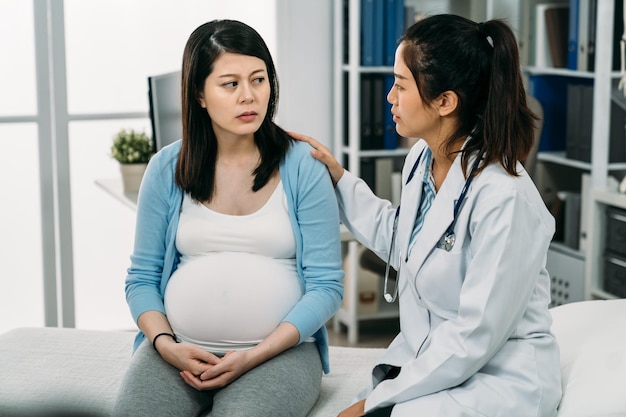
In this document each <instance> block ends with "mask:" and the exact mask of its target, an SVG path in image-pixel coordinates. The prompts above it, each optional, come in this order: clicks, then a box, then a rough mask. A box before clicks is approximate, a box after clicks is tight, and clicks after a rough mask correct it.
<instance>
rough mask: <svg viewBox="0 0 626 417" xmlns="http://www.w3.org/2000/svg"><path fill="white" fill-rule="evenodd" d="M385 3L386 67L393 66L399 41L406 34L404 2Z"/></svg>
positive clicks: (389, 1)
mask: <svg viewBox="0 0 626 417" xmlns="http://www.w3.org/2000/svg"><path fill="white" fill-rule="evenodd" d="M384 1H385V17H384V21H385V38H384V44H385V46H384V52H385V54H384V55H385V60H384V63H383V64H384V65H387V66H393V61H394V57H395V53H396V47H397V46H398V40H399V39H400V37H401V36H402V34H403V33H404V29H405V27H404V25H405V23H404V0H384Z"/></svg>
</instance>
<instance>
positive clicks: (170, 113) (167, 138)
mask: <svg viewBox="0 0 626 417" xmlns="http://www.w3.org/2000/svg"><path fill="white" fill-rule="evenodd" d="M180 76H181V75H180V71H175V72H169V73H166V74H158V75H153V76H150V77H148V100H149V103H150V121H151V123H152V138H153V140H152V143H153V146H154V151H155V152H158V151H159V150H160V149H161V148H162V147H164V146H166V145H169V144H170V143H172V142H176V141H177V140H178V139H180V138H181V137H182V121H181V117H182V111H181V101H180Z"/></svg>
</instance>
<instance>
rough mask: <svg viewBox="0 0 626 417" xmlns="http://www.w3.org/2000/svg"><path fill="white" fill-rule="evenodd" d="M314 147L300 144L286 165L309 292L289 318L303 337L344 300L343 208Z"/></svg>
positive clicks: (305, 293) (322, 324)
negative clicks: (340, 233)
mask: <svg viewBox="0 0 626 417" xmlns="http://www.w3.org/2000/svg"><path fill="white" fill-rule="evenodd" d="M294 148H295V149H294ZM310 149H311V148H310V147H309V146H308V145H306V144H304V143H296V144H295V145H294V146H293V147H292V150H291V153H292V155H291V156H288V158H291V159H290V161H288V163H287V164H286V166H287V167H286V169H287V170H288V171H289V174H288V175H287V176H288V178H289V185H288V187H290V191H289V193H290V195H291V199H290V201H291V202H292V203H293V205H294V207H293V209H291V211H292V212H294V213H295V223H296V224H295V225H294V229H295V230H294V231H295V233H296V240H300V246H299V248H298V254H299V255H300V258H299V259H298V269H299V272H300V274H301V277H302V278H303V281H304V295H303V297H302V299H301V300H300V301H299V302H298V303H297V304H296V306H294V308H293V309H292V310H291V311H290V312H289V313H288V315H287V316H286V317H285V319H284V321H288V322H290V323H292V324H293V325H294V326H296V328H297V329H298V330H299V332H300V341H303V340H305V339H307V338H308V337H310V336H311V335H313V334H314V333H315V332H316V331H318V330H319V329H320V328H321V327H323V326H324V325H325V323H326V322H327V321H328V320H329V319H330V318H331V317H332V316H333V315H334V314H335V313H336V312H337V310H338V308H339V306H340V304H341V300H342V299H343V282H342V281H343V276H344V273H343V270H342V263H341V241H340V235H339V209H338V206H337V200H336V197H335V192H334V189H333V185H332V182H331V180H330V176H329V174H328V171H327V170H326V167H325V166H324V165H323V164H322V163H321V162H319V161H317V160H315V159H314V158H313V157H312V156H311V155H310V153H309V150H310ZM292 221H293V220H292ZM298 235H299V238H298Z"/></svg>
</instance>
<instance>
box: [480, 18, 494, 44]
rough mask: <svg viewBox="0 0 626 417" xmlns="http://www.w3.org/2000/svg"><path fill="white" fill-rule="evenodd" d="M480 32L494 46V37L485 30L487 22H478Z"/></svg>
mask: <svg viewBox="0 0 626 417" xmlns="http://www.w3.org/2000/svg"><path fill="white" fill-rule="evenodd" d="M478 33H480V34H481V35H483V37H484V38H485V39H487V42H489V45H491V47H492V48H493V38H492V37H491V36H490V35H489V34H488V33H487V32H486V31H485V22H480V23H479V24H478Z"/></svg>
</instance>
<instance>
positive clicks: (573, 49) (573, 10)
mask: <svg viewBox="0 0 626 417" xmlns="http://www.w3.org/2000/svg"><path fill="white" fill-rule="evenodd" d="M578 2H579V0H569V35H568V39H567V68H569V69H571V70H577V69H578V10H579V4H578Z"/></svg>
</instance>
